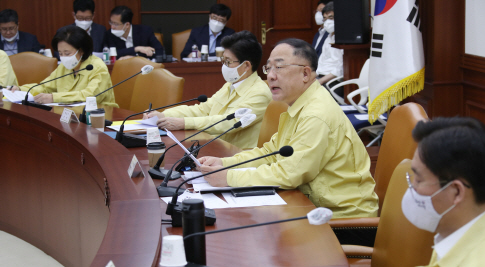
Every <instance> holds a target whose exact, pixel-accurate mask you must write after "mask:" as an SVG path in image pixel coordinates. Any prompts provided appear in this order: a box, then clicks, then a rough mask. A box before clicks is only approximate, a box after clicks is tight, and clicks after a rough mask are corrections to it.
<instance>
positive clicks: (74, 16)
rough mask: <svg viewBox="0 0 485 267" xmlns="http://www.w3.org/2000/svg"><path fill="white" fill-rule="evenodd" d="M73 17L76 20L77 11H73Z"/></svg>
mask: <svg viewBox="0 0 485 267" xmlns="http://www.w3.org/2000/svg"><path fill="white" fill-rule="evenodd" d="M72 17H73V18H74V20H76V13H74V11H73V12H72Z"/></svg>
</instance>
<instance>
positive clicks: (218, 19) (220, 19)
mask: <svg viewBox="0 0 485 267" xmlns="http://www.w3.org/2000/svg"><path fill="white" fill-rule="evenodd" d="M210 18H211V19H213V20H217V21H219V22H222V23H224V24H226V23H227V19H226V18H225V17H221V16H218V15H214V14H212V15H211V16H210Z"/></svg>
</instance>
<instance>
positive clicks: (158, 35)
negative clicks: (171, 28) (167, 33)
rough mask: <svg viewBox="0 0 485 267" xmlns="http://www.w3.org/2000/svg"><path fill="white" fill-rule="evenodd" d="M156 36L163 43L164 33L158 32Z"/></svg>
mask: <svg viewBox="0 0 485 267" xmlns="http://www.w3.org/2000/svg"><path fill="white" fill-rule="evenodd" d="M155 38H157V40H158V41H159V42H160V43H161V44H162V45H163V33H159V32H156V33H155Z"/></svg>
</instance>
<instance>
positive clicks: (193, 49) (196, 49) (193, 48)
mask: <svg viewBox="0 0 485 267" xmlns="http://www.w3.org/2000/svg"><path fill="white" fill-rule="evenodd" d="M198 53H199V48H197V45H196V44H194V45H193V46H192V57H193V58H197V56H198V55H197V54H198Z"/></svg>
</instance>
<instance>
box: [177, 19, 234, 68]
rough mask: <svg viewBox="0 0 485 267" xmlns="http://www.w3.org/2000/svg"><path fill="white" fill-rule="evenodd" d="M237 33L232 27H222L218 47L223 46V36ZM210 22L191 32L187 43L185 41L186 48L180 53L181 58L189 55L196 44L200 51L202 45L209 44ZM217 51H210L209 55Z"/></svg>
mask: <svg viewBox="0 0 485 267" xmlns="http://www.w3.org/2000/svg"><path fill="white" fill-rule="evenodd" d="M233 33H235V31H234V30H233V29H231V28H228V27H224V29H222V33H221V35H219V36H218V37H217V39H216V47H218V46H221V40H222V38H224V37H226V36H228V35H231V34H233ZM209 40H210V39H209V24H206V25H204V26H202V27H197V28H193V29H192V31H191V32H190V36H189V39H188V40H187V43H185V47H184V50H183V51H182V54H180V59H182V58H184V57H187V56H188V55H189V54H190V53H191V52H192V46H193V45H194V44H196V45H197V47H198V48H199V51H200V50H201V48H202V45H209ZM215 55H216V53H210V54H209V56H215Z"/></svg>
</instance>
